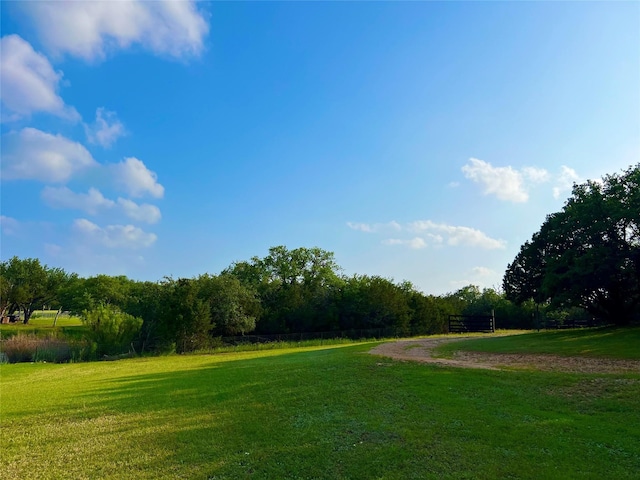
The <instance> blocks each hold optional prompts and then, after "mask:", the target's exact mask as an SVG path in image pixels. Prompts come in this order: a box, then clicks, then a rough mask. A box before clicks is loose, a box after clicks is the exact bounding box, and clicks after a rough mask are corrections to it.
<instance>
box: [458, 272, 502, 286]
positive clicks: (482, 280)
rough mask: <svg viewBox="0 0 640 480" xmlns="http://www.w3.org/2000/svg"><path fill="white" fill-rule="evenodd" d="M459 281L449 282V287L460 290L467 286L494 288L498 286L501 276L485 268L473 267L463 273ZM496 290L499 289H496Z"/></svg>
mask: <svg viewBox="0 0 640 480" xmlns="http://www.w3.org/2000/svg"><path fill="white" fill-rule="evenodd" d="M463 275H464V278H462V279H461V280H451V281H450V282H449V285H450V286H451V287H453V288H462V287H466V286H467V285H476V286H478V287H479V288H490V287H493V288H494V289H495V288H496V287H495V285H499V284H500V277H501V274H500V273H498V272H496V271H495V270H492V269H490V268H487V267H473V268H472V269H471V270H469V271H467V272H465V273H464V274H463ZM497 288H498V289H499V288H500V287H497Z"/></svg>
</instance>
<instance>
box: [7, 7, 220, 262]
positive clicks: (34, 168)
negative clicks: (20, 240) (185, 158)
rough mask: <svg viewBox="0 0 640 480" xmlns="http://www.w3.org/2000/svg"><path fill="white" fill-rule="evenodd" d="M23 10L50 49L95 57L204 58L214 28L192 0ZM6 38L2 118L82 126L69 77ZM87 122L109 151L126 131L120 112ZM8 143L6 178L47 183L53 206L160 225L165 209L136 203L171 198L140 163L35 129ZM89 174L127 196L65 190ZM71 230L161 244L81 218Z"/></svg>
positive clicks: (92, 138)
mask: <svg viewBox="0 0 640 480" xmlns="http://www.w3.org/2000/svg"><path fill="white" fill-rule="evenodd" d="M18 8H21V9H22V10H23V12H24V13H26V14H27V15H26V16H27V17H28V18H31V19H32V20H33V21H34V25H35V31H36V33H37V34H38V35H39V36H40V38H41V40H42V44H43V45H44V46H45V48H46V49H47V50H48V52H49V53H52V54H54V55H71V56H76V57H79V58H82V59H84V60H88V61H95V60H101V59H104V58H105V57H106V55H107V54H109V53H113V52H115V51H117V50H121V49H126V48H129V47H133V46H137V47H142V49H144V50H147V51H150V52H152V53H153V54H157V55H163V56H170V57H173V58H180V59H184V58H188V57H192V56H197V55H199V54H200V53H201V51H202V50H203V45H204V44H203V41H204V37H205V36H206V34H207V33H208V28H209V27H208V24H207V21H206V20H205V18H204V16H203V14H202V12H201V11H200V10H199V9H198V7H197V5H196V3H195V2H192V1H181V2H171V1H158V2H142V1H121V2H106V1H97V2H24V3H22V4H20V5H19V7H18ZM0 42H1V43H0V48H1V52H2V55H0V62H1V64H0V68H1V70H2V76H1V82H2V83H1V85H0V87H1V88H0V101H1V102H2V121H3V122H6V123H11V122H17V121H21V122H25V121H29V120H30V119H31V117H32V116H33V115H34V114H47V115H50V116H53V117H57V118H59V119H64V120H65V121H68V122H69V121H70V122H74V123H77V122H80V121H81V120H82V118H81V116H80V114H79V113H78V112H77V111H76V110H75V108H73V107H71V106H69V105H67V104H66V103H65V102H64V100H63V99H62V97H61V96H60V95H59V89H60V86H61V85H62V84H63V78H64V74H63V72H62V71H59V70H56V69H54V67H53V66H52V64H51V62H50V60H49V59H48V58H47V56H45V55H44V54H42V53H40V52H37V51H36V50H35V49H34V48H33V47H32V46H31V44H30V43H29V42H27V41H26V40H24V39H23V38H21V37H20V36H18V35H8V36H5V37H3V38H2V39H1V40H0ZM64 84H65V85H67V84H68V82H65V83H64ZM82 126H83V127H84V133H85V135H86V141H87V143H88V144H90V145H96V146H100V147H103V148H109V147H111V146H112V145H113V144H114V143H115V142H116V141H117V140H118V139H119V138H120V137H122V136H123V135H126V134H127V132H126V130H125V127H124V124H123V123H122V122H121V121H120V119H119V118H118V116H117V114H116V113H115V112H113V111H109V110H107V109H106V108H104V107H100V108H97V110H96V115H95V121H93V122H92V123H90V124H89V123H84V122H82ZM2 146H3V148H2V162H1V164H0V170H1V172H0V173H1V175H2V179H3V181H20V180H27V181H37V182H41V183H43V184H45V187H44V188H43V190H42V192H41V198H42V200H43V202H44V203H45V204H46V205H48V206H49V207H51V208H57V209H71V210H79V211H82V212H84V213H86V214H88V215H92V216H94V217H96V216H100V215H103V214H109V215H110V216H111V217H113V216H114V215H116V216H117V215H119V216H123V217H126V218H127V219H128V221H129V222H133V223H146V224H154V223H157V222H158V221H160V219H161V213H160V209H159V208H158V207H157V206H155V205H152V204H149V203H139V202H137V201H134V200H133V199H132V198H135V199H137V198H142V197H152V198H154V199H159V198H162V197H163V196H164V186H163V185H161V184H160V183H159V181H158V176H157V174H156V172H154V171H152V170H150V169H149V168H148V167H147V166H146V165H145V163H144V162H143V161H142V160H140V159H138V158H135V157H127V158H124V159H123V160H122V161H120V162H117V163H110V164H109V163H107V164H104V163H99V162H97V161H96V160H95V159H94V157H93V155H92V154H91V153H90V151H89V150H88V149H87V148H86V147H85V146H84V145H83V144H82V143H80V142H79V141H76V140H73V139H71V138H67V137H65V136H63V135H61V134H56V133H50V132H45V131H42V130H39V129H37V128H34V127H33V126H28V127H26V128H21V129H18V130H10V131H9V132H8V133H6V134H4V135H3V138H2ZM91 178H94V179H95V178H100V181H101V183H103V184H104V185H106V186H107V187H108V188H109V187H111V188H113V189H116V190H119V191H120V192H122V193H123V194H124V196H120V197H117V198H115V199H111V198H108V197H107V196H105V195H104V194H103V193H102V192H101V191H100V190H99V189H98V188H96V187H94V186H89V188H88V190H87V191H86V193H83V192H77V191H73V190H71V189H70V188H69V187H68V186H67V184H68V183H70V182H74V183H85V184H86V183H87V182H88V181H90V179H91ZM126 197H131V198H126ZM0 220H1V223H2V227H3V232H4V233H5V234H11V233H12V232H14V233H15V232H16V231H17V230H18V228H19V226H20V222H19V221H18V220H16V219H14V218H12V217H7V216H2V218H1V219H0ZM73 230H74V232H75V234H76V235H77V236H79V237H82V238H84V239H85V241H86V242H85V246H99V247H105V248H110V249H113V248H143V247H148V246H150V245H152V244H153V243H154V242H155V241H156V235H155V234H153V233H147V232H145V231H143V230H142V229H141V228H139V227H137V226H135V225H131V224H127V225H119V224H117V225H107V226H104V227H103V226H100V225H98V224H96V223H94V222H91V221H89V220H87V219H83V218H81V219H77V220H76V221H75V222H74V224H73ZM60 248H61V247H60V246H56V249H54V250H55V251H58V250H59V249H60ZM54 250H52V252H53V251H54Z"/></svg>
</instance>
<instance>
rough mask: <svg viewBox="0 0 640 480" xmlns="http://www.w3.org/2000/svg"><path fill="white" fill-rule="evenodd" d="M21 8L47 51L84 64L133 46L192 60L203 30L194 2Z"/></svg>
mask: <svg viewBox="0 0 640 480" xmlns="http://www.w3.org/2000/svg"><path fill="white" fill-rule="evenodd" d="M22 9H23V10H24V12H25V13H26V14H27V16H28V17H30V18H31V19H32V20H33V22H34V24H35V26H36V29H37V32H38V34H39V36H40V38H41V41H42V43H43V44H44V45H46V46H47V48H48V49H50V51H51V53H53V54H54V55H65V54H68V55H71V56H75V57H79V58H82V59H84V60H87V61H97V60H102V59H104V58H105V57H106V56H107V54H108V53H110V52H113V51H116V50H119V49H126V48H130V47H132V46H134V45H135V46H140V47H142V48H143V49H145V50H147V51H150V52H152V53H153V54H156V55H164V56H169V57H173V58H183V57H190V56H197V55H200V53H201V52H202V51H203V48H204V38H205V36H206V35H207V34H208V32H209V25H208V23H207V21H206V20H205V18H204V15H203V13H202V12H201V11H200V10H199V9H198V7H197V4H196V2H194V1H167V0H156V1H153V2H149V1H138V0H122V1H118V2H109V1H93V2H24V4H22Z"/></svg>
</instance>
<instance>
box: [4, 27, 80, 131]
mask: <svg viewBox="0 0 640 480" xmlns="http://www.w3.org/2000/svg"><path fill="white" fill-rule="evenodd" d="M0 51H1V52H2V55H0V71H2V75H1V76H0V98H1V100H2V106H3V118H2V121H3V122H6V121H12V120H19V119H22V118H25V117H30V116H31V114H32V113H36V112H46V113H49V114H51V115H55V116H57V117H60V118H64V119H67V120H71V121H74V122H75V121H78V120H80V114H79V113H78V112H77V111H76V109H75V108H73V107H70V106H68V105H66V104H65V103H64V100H62V98H61V97H60V95H58V87H59V84H60V82H61V80H62V77H63V74H62V72H59V71H56V70H54V69H53V67H52V66H51V63H49V60H47V58H46V57H45V56H44V55H42V54H41V53H38V52H36V51H35V50H34V49H33V47H32V46H31V45H30V44H29V42H26V41H25V40H23V39H22V38H20V37H19V36H18V35H7V36H5V37H2V39H0Z"/></svg>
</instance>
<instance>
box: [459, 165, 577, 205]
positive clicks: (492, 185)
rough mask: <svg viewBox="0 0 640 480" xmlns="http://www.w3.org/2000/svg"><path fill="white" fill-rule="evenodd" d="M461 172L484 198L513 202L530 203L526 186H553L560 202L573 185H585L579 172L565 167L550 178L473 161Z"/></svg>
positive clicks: (542, 172) (539, 172) (530, 169)
mask: <svg viewBox="0 0 640 480" xmlns="http://www.w3.org/2000/svg"><path fill="white" fill-rule="evenodd" d="M462 172H463V173H464V175H465V177H467V178H468V179H470V180H473V181H474V182H476V183H479V184H480V185H482V186H483V187H484V189H483V193H484V194H485V195H489V194H493V195H495V196H496V197H498V198H499V199H500V200H508V201H512V202H526V201H527V200H528V199H529V193H528V191H527V185H526V184H525V183H528V184H529V185H531V184H540V183H554V184H555V186H554V187H553V197H554V198H556V199H558V198H560V196H561V195H562V194H563V193H565V192H570V191H571V188H572V187H573V184H574V183H579V182H581V181H582V179H581V178H580V176H579V175H578V174H577V173H576V171H575V170H574V169H572V168H569V167H567V166H566V165H563V166H562V168H561V170H560V173H558V174H551V173H549V172H548V171H547V170H545V169H544V168H537V167H524V168H522V169H521V170H516V169H514V168H513V167H494V166H492V165H491V164H490V163H488V162H485V161H483V160H478V159H477V158H470V159H469V163H467V164H466V165H464V166H463V167H462ZM525 180H526V182H525Z"/></svg>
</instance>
